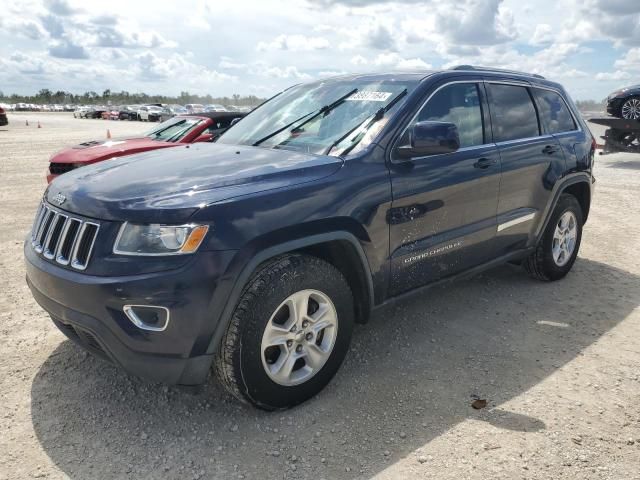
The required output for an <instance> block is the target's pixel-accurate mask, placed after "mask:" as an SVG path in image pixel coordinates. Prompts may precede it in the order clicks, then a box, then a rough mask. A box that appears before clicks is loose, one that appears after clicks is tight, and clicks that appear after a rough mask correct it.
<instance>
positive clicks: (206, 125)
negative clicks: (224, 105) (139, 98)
mask: <svg viewBox="0 0 640 480" xmlns="http://www.w3.org/2000/svg"><path fill="white" fill-rule="evenodd" d="M243 116H244V113H237V112H233V113H230V112H213V113H201V114H194V115H179V116H176V117H173V118H171V119H169V120H167V121H166V122H163V123H161V124H160V125H157V126H156V127H154V128H153V129H152V130H150V131H149V132H147V133H145V134H144V135H142V136H140V137H133V138H122V139H111V140H106V141H95V140H94V141H89V142H83V143H81V144H79V145H76V146H74V147H70V148H67V149H65V150H62V151H61V152H58V153H56V154H55V155H53V156H52V157H51V159H49V170H48V172H47V182H51V181H52V180H53V179H54V178H55V177H57V176H58V175H60V174H63V173H66V172H69V171H71V170H74V169H76V168H78V167H82V166H84V165H89V164H91V163H96V162H100V161H103V160H108V159H111V158H115V157H124V156H126V155H132V154H134V153H140V152H146V151H149V150H157V149H160V148H169V147H177V146H180V145H184V144H189V143H195V142H213V141H215V140H217V138H218V137H219V136H220V135H221V134H222V133H223V132H224V131H226V130H227V129H228V128H229V127H230V126H231V123H232V122H233V121H234V120H235V119H237V118H242V117H243Z"/></svg>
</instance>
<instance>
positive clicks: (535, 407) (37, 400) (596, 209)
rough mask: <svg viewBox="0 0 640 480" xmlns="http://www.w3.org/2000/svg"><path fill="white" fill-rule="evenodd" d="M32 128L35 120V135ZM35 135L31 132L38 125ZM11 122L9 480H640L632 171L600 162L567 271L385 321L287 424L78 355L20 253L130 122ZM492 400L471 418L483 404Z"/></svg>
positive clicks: (1, 464)
mask: <svg viewBox="0 0 640 480" xmlns="http://www.w3.org/2000/svg"><path fill="white" fill-rule="evenodd" d="M26 118H28V119H29V122H30V123H31V125H30V126H29V127H27V126H25V125H24V121H25V119H26ZM38 120H39V121H40V122H41V125H42V128H41V129H38V128H36V127H35V124H36V122H37V121H38ZM9 121H10V122H11V123H10V125H9V127H1V128H0V160H1V162H0V165H1V167H2V180H3V181H2V182H1V183H0V200H1V205H2V217H1V218H2V228H1V229H0V247H1V251H2V252H3V253H2V255H0V273H1V275H2V277H3V279H4V282H3V287H2V295H1V296H0V301H1V302H2V305H1V306H2V308H1V309H0V412H1V413H0V479H12V480H13V479H23V478H51V479H58V478H72V479H78V480H83V479H93V478H96V479H122V478H136V479H157V478H167V479H192V478H193V479H210V478H220V479H233V478H238V479H240V478H247V479H250V478H260V479H272V478H278V479H288V478H292V479H293V478H296V479H298V478H299V479H304V478H309V479H311V478H313V479H320V478H325V479H343V478H344V479H352V478H363V479H365V478H367V479H368V478H379V479H405V478H433V479H438V480H442V479H456V480H457V479H462V478H471V479H498V478H504V479H510V480H511V479H520V478H522V479H524V478H527V479H533V478H535V479H538V478H540V479H560V478H562V479H592V478H597V479H600V478H602V479H612V480H613V479H616V480H618V479H625V480H627V479H640V402H639V398H640V369H639V365H640V346H638V338H640V309H639V308H638V305H639V304H640V276H639V275H640V253H639V250H640V249H639V247H640V158H639V157H638V156H632V155H624V154H620V155H611V156H607V157H600V158H598V159H597V169H596V175H597V178H598V182H597V195H596V198H595V199H594V204H593V208H592V211H591V216H590V219H589V222H588V224H587V225H586V229H585V233H584V238H583V245H582V249H581V252H580V258H579V259H578V261H577V263H576V265H575V267H574V270H573V272H572V273H571V274H569V276H568V277H567V278H566V279H565V280H563V281H560V282H556V283H540V282H536V281H534V280H531V279H529V278H528V277H527V276H526V275H525V274H524V273H523V272H522V271H521V270H519V269H518V268H515V267H509V266H505V267H501V268H498V269H496V270H493V271H491V272H488V273H485V274H483V275H481V276H478V277H476V278H474V279H471V280H468V281H464V282H460V283H457V284H454V285H450V286H448V287H443V288H437V289H434V290H431V291H430V292H429V293H427V294H423V295H420V296H416V297H414V298H412V299H410V300H408V301H406V302H403V303H398V304H397V305H396V306H395V307H389V308H386V309H384V310H383V311H380V312H379V313H378V314H376V315H375V317H374V318H373V319H372V321H371V322H370V323H369V324H368V325H365V326H361V327H358V328H357V329H356V332H355V335H354V339H353V345H352V351H351V353H350V354H349V355H348V357H347V361H346V362H345V364H344V366H343V367H342V369H341V371H340V372H339V374H338V376H337V377H336V379H335V380H334V381H333V382H332V383H331V385H329V387H328V388H327V389H326V390H324V391H323V392H322V393H321V394H320V395H319V396H318V397H317V398H315V399H313V400H312V401H310V402H308V403H306V404H304V405H302V406H300V407H298V408H295V409H293V410H291V411H287V412H279V413H265V412H262V411H258V410H254V409H251V408H248V407H245V406H242V405H239V404H238V403H237V402H236V401H234V400H233V399H231V398H230V397H228V396H227V395H225V394H224V393H223V392H222V391H221V389H220V388H219V387H218V386H217V385H215V383H213V382H211V383H210V384H209V385H207V386H206V388H205V389H204V391H203V392H202V393H201V394H199V395H190V394H187V393H184V392H182V391H179V390H176V389H173V388H168V387H165V386H162V385H154V384H147V383H144V382H141V381H139V380H137V379H134V378H131V377H128V376H127V375H126V374H124V373H122V372H120V371H118V370H116V369H115V368H114V367H112V366H111V365H109V364H106V363H104V362H102V361H100V360H98V359H95V358H93V357H91V356H87V355H85V354H84V353H83V352H82V351H80V350H79V349H78V348H76V347H75V346H74V345H73V344H71V343H70V342H69V341H66V340H65V338H64V337H63V335H62V334H61V333H59V332H58V331H57V330H56V329H55V327H54V326H53V324H52V323H51V322H50V321H49V319H48V317H47V315H46V314H45V313H44V312H43V311H42V310H41V309H40V308H39V307H38V306H37V305H36V304H35V302H34V301H33V299H32V298H31V295H30V293H29V290H28V288H27V286H26V285H25V282H24V267H23V260H22V240H23V238H24V237H25V236H26V234H27V231H28V230H29V228H30V225H31V222H32V218H33V214H34V212H35V209H36V205H37V203H38V201H39V199H40V197H41V195H42V192H43V190H44V187H45V181H44V172H45V168H46V166H47V159H48V157H49V156H50V155H51V154H52V153H54V152H55V151H56V150H58V149H60V148H62V147H63V146H65V145H69V144H73V143H77V142H79V141H83V140H89V139H92V138H104V137H105V134H106V129H107V128H109V129H110V130H111V133H112V135H113V136H114V137H117V136H118V135H124V134H128V133H134V132H141V131H144V130H146V129H147V128H149V125H147V124H142V123H137V122H107V121H102V120H74V119H73V118H72V117H71V115H70V114H33V113H29V114H16V113H9ZM476 398H481V399H487V400H488V405H487V407H486V408H484V409H481V410H474V409H473V408H472V407H471V403H472V401H473V400H474V399H476Z"/></svg>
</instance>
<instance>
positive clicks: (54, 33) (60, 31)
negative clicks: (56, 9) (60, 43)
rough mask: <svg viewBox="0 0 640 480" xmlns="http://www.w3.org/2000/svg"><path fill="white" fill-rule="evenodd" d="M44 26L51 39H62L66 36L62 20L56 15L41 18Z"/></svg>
mask: <svg viewBox="0 0 640 480" xmlns="http://www.w3.org/2000/svg"><path fill="white" fill-rule="evenodd" d="M40 21H41V22H42V26H43V27H44V29H45V30H46V31H47V32H49V35H50V36H51V38H62V37H63V36H64V26H63V24H62V20H60V18H58V17H56V16H55V15H44V16H42V17H40Z"/></svg>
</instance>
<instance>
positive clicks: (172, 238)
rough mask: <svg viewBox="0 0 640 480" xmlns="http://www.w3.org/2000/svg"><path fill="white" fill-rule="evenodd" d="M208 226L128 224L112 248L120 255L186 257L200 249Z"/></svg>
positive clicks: (122, 228) (121, 228) (124, 226)
mask: <svg viewBox="0 0 640 480" xmlns="http://www.w3.org/2000/svg"><path fill="white" fill-rule="evenodd" d="M208 230H209V226H208V225H177V226H176V225H160V224H157V223H155V224H151V225H138V224H134V223H125V224H124V225H122V227H120V232H119V233H118V237H117V238H116V243H115V245H114V246H113V253H117V254H120V255H148V256H159V255H185V254H188V253H193V252H195V251H196V250H198V247H199V246H200V244H201V243H202V240H203V239H204V237H205V235H206V234H207V231H208Z"/></svg>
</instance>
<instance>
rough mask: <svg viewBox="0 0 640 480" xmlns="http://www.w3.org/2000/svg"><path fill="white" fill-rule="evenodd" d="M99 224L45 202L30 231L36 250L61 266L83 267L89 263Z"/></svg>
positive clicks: (32, 243)
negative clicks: (72, 215) (81, 218)
mask: <svg viewBox="0 0 640 480" xmlns="http://www.w3.org/2000/svg"><path fill="white" fill-rule="evenodd" d="M99 228H100V226H99V225H98V224H97V223H93V222H87V221H84V220H80V219H79V218H74V217H71V216H69V215H67V214H65V213H62V212H58V211H56V210H53V209H52V208H50V207H48V206H47V205H45V204H44V203H43V204H42V205H40V209H39V210H38V213H37V215H36V221H35V223H34V224H33V229H32V231H31V245H32V246H33V248H34V250H35V251H36V252H38V253H40V254H42V256H44V257H45V258H47V259H49V260H55V261H56V262H57V263H59V264H61V265H71V267H73V268H75V269H77V270H84V269H85V268H87V265H88V264H89V258H90V257H91V252H92V251H93V244H94V243H95V241H96V237H97V235H98V229H99Z"/></svg>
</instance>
